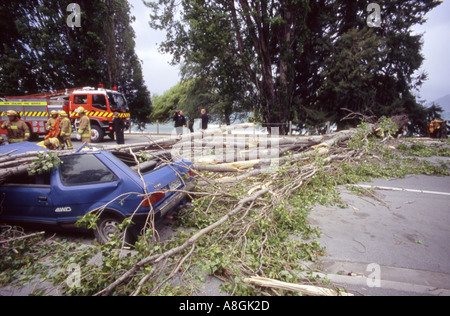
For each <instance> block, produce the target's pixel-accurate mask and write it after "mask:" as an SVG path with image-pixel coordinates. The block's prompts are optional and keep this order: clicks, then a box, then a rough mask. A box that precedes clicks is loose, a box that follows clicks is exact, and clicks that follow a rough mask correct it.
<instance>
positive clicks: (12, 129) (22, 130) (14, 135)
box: [1, 110, 30, 144]
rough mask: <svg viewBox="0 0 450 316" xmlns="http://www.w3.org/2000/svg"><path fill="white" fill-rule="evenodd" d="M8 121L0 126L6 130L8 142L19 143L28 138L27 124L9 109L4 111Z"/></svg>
mask: <svg viewBox="0 0 450 316" xmlns="http://www.w3.org/2000/svg"><path fill="white" fill-rule="evenodd" d="M6 115H7V116H8V118H9V122H6V123H4V124H3V125H2V126H1V128H2V129H6V130H8V142H9V143H10V144H14V143H21V142H23V141H28V139H30V129H29V128H28V125H27V124H26V123H25V122H24V121H22V120H20V119H19V114H18V113H17V112H16V111H13V110H10V111H8V112H6Z"/></svg>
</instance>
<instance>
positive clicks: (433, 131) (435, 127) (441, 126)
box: [428, 119, 447, 139]
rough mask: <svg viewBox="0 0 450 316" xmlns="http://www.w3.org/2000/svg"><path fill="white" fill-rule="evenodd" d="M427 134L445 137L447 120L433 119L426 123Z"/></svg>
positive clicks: (432, 136) (434, 136) (433, 136)
mask: <svg viewBox="0 0 450 316" xmlns="http://www.w3.org/2000/svg"><path fill="white" fill-rule="evenodd" d="M428 136H429V137H431V138H440V139H447V121H443V120H438V119H434V120H433V121H431V122H430V123H429V124H428Z"/></svg>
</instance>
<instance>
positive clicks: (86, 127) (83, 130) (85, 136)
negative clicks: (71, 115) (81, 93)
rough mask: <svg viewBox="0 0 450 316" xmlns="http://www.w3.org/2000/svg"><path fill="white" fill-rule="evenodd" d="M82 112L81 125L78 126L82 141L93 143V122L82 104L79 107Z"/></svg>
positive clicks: (79, 111)
mask: <svg viewBox="0 0 450 316" xmlns="http://www.w3.org/2000/svg"><path fill="white" fill-rule="evenodd" d="M77 111H78V113H80V125H79V126H78V134H79V135H80V136H81V142H83V143H88V144H90V143H91V122H90V120H89V117H87V116H86V113H87V111H86V110H85V109H84V108H83V107H82V106H80V107H79V108H78V109H77Z"/></svg>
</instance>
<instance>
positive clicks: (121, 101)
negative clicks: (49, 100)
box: [68, 87, 130, 142]
mask: <svg viewBox="0 0 450 316" xmlns="http://www.w3.org/2000/svg"><path fill="white" fill-rule="evenodd" d="M80 106H81V107H83V108H84V109H85V110H86V111H88V116H89V118H90V120H91V131H92V141H93V142H100V141H102V140H103V138H104V137H105V135H109V136H110V137H111V138H113V135H114V132H113V127H112V121H113V119H114V113H116V112H117V113H119V117H121V118H122V119H124V121H125V126H126V129H128V128H129V127H130V113H129V112H130V111H129V109H128V105H127V101H126V99H125V97H124V96H123V95H122V94H121V93H119V92H118V91H117V90H116V89H113V90H107V89H103V87H99V88H98V89H95V88H91V87H85V88H83V89H80V90H75V91H74V92H73V93H72V94H71V95H70V98H69V108H70V110H69V112H68V113H69V116H70V117H71V118H72V119H74V120H75V128H78V120H77V119H78V118H79V114H78V113H77V112H76V109H78V108H79V107H80Z"/></svg>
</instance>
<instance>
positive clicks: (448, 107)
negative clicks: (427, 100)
mask: <svg viewBox="0 0 450 316" xmlns="http://www.w3.org/2000/svg"><path fill="white" fill-rule="evenodd" d="M433 103H435V104H437V105H439V106H441V107H442V108H443V109H444V113H443V117H444V118H445V119H448V120H450V94H448V95H446V96H445V97H442V98H439V99H437V100H436V101H434V102H433Z"/></svg>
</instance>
